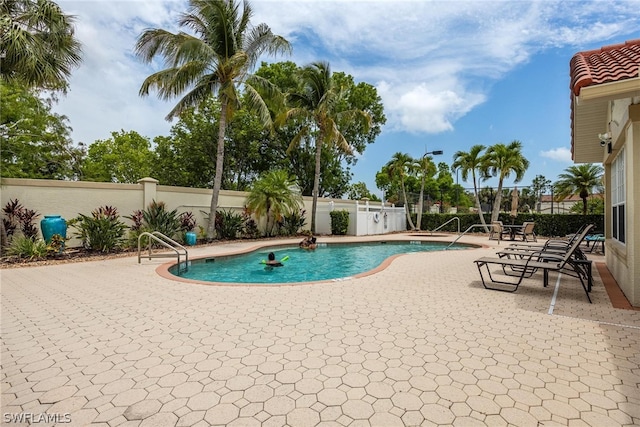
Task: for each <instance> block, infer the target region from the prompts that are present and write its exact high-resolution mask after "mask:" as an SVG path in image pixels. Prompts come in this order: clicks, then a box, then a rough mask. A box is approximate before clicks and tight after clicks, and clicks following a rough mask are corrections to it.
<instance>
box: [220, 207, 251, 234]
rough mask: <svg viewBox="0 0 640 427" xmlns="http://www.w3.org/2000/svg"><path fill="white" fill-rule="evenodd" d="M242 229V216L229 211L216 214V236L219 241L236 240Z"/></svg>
mask: <svg viewBox="0 0 640 427" xmlns="http://www.w3.org/2000/svg"><path fill="white" fill-rule="evenodd" d="M243 228H244V218H243V217H242V215H240V214H238V213H235V212H233V211H231V210H229V211H225V210H220V211H217V212H216V234H217V235H218V237H219V238H220V239H229V240H233V239H237V238H238V234H239V233H241V232H242V229H243Z"/></svg>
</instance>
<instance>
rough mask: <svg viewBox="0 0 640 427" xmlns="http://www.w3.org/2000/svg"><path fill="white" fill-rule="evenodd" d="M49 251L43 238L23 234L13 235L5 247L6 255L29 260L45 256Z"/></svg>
mask: <svg viewBox="0 0 640 427" xmlns="http://www.w3.org/2000/svg"><path fill="white" fill-rule="evenodd" d="M49 253H50V251H49V250H48V249H47V244H46V243H45V242H44V240H40V239H31V238H29V237H26V236H24V235H18V236H14V238H13V240H12V241H11V245H9V247H8V248H7V255H10V256H17V257H19V258H27V259H29V260H34V259H39V258H45V257H46V256H47V255H48V254H49Z"/></svg>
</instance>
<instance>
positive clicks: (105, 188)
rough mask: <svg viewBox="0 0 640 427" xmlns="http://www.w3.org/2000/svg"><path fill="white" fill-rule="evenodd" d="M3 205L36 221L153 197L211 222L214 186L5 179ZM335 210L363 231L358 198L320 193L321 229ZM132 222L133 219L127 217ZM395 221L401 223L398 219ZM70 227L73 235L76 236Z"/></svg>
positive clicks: (127, 207)
mask: <svg viewBox="0 0 640 427" xmlns="http://www.w3.org/2000/svg"><path fill="white" fill-rule="evenodd" d="M0 189H1V192H0V205H1V206H2V207H4V206H5V205H6V204H7V203H8V202H9V200H12V199H17V200H19V201H20V203H21V204H22V205H23V206H24V207H26V208H28V209H33V210H35V211H36V212H38V214H39V216H38V219H37V221H40V219H42V218H43V217H44V216H45V215H61V216H62V217H63V218H65V219H67V220H68V219H71V218H75V217H77V216H78V214H85V215H90V214H91V211H93V210H94V209H97V208H99V207H101V206H105V205H109V206H113V207H116V208H117V209H118V213H119V214H120V216H121V217H124V216H130V215H131V214H133V212H134V211H137V210H142V209H144V208H145V207H146V206H148V204H149V203H150V202H151V201H152V200H156V201H158V202H160V201H162V202H164V203H165V204H166V206H167V208H168V209H170V210H173V209H177V210H178V212H179V213H182V212H187V211H190V212H193V214H194V216H195V217H196V220H197V224H198V225H200V226H203V227H206V224H207V221H206V218H207V214H208V212H209V207H210V205H211V189H203V188H187V187H171V186H165V185H157V181H156V180H154V179H151V178H145V179H143V180H141V182H140V183H138V184H114V183H102V182H71V181H54V180H40V179H14V178H3V179H2V181H1V185H0ZM247 195H248V193H246V192H241V191H225V190H222V191H221V192H220V198H219V202H218V209H219V210H220V209H223V210H233V211H235V212H238V213H240V212H242V209H243V207H244V205H245V201H246V197H247ZM312 202H313V199H312V198H311V197H304V198H303V203H304V207H303V208H304V209H305V210H306V218H307V224H306V229H307V230H308V229H310V226H311V218H310V216H311V207H312ZM370 206H371V207H372V208H373V209H377V210H380V208H381V203H380V202H370ZM334 209H345V210H347V211H349V213H350V217H349V219H350V221H349V229H348V231H347V234H349V235H356V234H358V229H359V227H358V221H359V218H358V215H357V214H356V210H357V202H356V201H354V200H342V199H327V198H319V199H318V207H317V212H316V233H317V234H325V235H327V234H331V218H330V215H329V213H330V212H331V211H332V210H334ZM123 221H124V222H125V223H126V224H127V225H130V221H129V220H127V219H124V218H123ZM396 222H398V221H397V220H396ZM405 229H406V225H405V223H404V220H403V222H402V223H397V224H394V227H393V228H391V229H389V230H380V231H378V230H375V229H371V230H370V232H369V233H368V234H382V233H385V232H391V231H398V230H405ZM71 234H72V233H71V231H70V232H69V233H68V237H71ZM79 244H80V242H79V241H77V240H75V239H74V240H71V241H70V242H69V243H68V246H69V247H74V246H79Z"/></svg>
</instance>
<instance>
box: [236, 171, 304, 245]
mask: <svg viewBox="0 0 640 427" xmlns="http://www.w3.org/2000/svg"><path fill="white" fill-rule="evenodd" d="M301 204H302V196H301V195H300V191H299V189H298V187H297V184H296V181H295V179H294V178H292V177H290V176H289V174H288V172H287V171H285V170H281V169H277V170H272V171H269V172H267V173H265V174H263V175H261V176H260V178H259V179H258V180H257V181H256V182H254V184H253V186H252V187H251V190H250V191H249V196H247V209H248V210H249V211H250V212H252V213H253V214H254V215H256V217H258V218H260V217H262V216H266V219H267V222H266V226H265V234H266V235H267V236H271V235H273V230H274V228H275V226H276V224H277V223H278V222H279V221H281V220H282V217H283V216H284V215H290V214H291V213H292V212H297V211H298V210H299V209H300V205H301Z"/></svg>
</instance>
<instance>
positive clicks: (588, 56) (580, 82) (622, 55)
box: [570, 39, 640, 96]
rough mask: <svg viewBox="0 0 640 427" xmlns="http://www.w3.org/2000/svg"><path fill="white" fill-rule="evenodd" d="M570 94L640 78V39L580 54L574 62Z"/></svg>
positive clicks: (577, 54) (575, 56)
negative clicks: (603, 84) (586, 88)
mask: <svg viewBox="0 0 640 427" xmlns="http://www.w3.org/2000/svg"><path fill="white" fill-rule="evenodd" d="M570 67H571V74H570V75H571V90H572V91H573V94H574V95H576V96H578V95H580V89H581V88H583V87H585V86H592V85H598V84H602V83H608V82H617V81H620V80H625V79H630V78H633V77H639V76H640V39H636V40H629V41H627V42H624V43H619V44H615V45H610V46H605V47H603V48H601V49H596V50H589V51H586V52H578V53H576V54H575V55H574V56H573V58H572V59H571V65H570Z"/></svg>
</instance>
